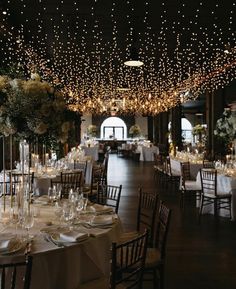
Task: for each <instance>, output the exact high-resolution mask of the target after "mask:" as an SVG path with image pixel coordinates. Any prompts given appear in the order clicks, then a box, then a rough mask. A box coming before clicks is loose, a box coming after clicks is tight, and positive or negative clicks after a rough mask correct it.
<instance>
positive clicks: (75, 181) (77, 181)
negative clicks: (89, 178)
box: [61, 170, 82, 198]
mask: <svg viewBox="0 0 236 289" xmlns="http://www.w3.org/2000/svg"><path fill="white" fill-rule="evenodd" d="M81 179H82V171H81V170H79V171H76V172H72V173H65V172H61V197H63V198H68V196H69V192H70V189H73V190H75V189H76V188H78V187H80V185H81Z"/></svg>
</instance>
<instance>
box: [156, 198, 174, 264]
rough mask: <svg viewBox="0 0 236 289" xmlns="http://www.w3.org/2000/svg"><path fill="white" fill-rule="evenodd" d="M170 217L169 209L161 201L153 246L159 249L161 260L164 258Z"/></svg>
mask: <svg viewBox="0 0 236 289" xmlns="http://www.w3.org/2000/svg"><path fill="white" fill-rule="evenodd" d="M170 218H171V210H170V209H169V208H167V207H166V206H165V205H164V203H163V202H162V201H161V202H160V207H159V215H158V221H157V231H156V238H155V247H156V248H158V249H159V251H160V254H161V259H162V260H163V259H164V258H165V254H166V243H167V236H168V232H169V226H170Z"/></svg>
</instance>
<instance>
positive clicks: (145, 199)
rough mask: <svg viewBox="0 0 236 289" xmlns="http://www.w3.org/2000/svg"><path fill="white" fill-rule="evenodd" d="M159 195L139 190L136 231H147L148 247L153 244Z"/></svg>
mask: <svg viewBox="0 0 236 289" xmlns="http://www.w3.org/2000/svg"><path fill="white" fill-rule="evenodd" d="M158 199H159V195H158V194H156V193H155V194H154V193H147V192H143V191H142V189H141V188H140V189H139V204H138V211H137V231H138V232H141V231H144V229H147V230H148V236H149V242H148V243H149V246H151V247H152V246H153V242H154V229H155V228H154V226H155V220H156V213H157V203H158Z"/></svg>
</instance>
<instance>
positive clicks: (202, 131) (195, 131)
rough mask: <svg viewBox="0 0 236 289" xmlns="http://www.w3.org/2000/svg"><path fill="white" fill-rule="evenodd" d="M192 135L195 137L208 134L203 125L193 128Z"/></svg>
mask: <svg viewBox="0 0 236 289" xmlns="http://www.w3.org/2000/svg"><path fill="white" fill-rule="evenodd" d="M192 134H193V135H200V134H206V127H205V126H203V125H201V124H197V125H195V126H194V127H193V129H192Z"/></svg>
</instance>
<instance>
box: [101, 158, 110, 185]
mask: <svg viewBox="0 0 236 289" xmlns="http://www.w3.org/2000/svg"><path fill="white" fill-rule="evenodd" d="M108 161H109V154H108V153H106V154H105V157H104V160H103V164H102V167H103V172H102V183H104V184H105V185H106V184H107V171H108Z"/></svg>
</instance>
